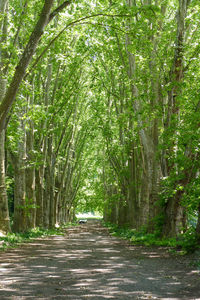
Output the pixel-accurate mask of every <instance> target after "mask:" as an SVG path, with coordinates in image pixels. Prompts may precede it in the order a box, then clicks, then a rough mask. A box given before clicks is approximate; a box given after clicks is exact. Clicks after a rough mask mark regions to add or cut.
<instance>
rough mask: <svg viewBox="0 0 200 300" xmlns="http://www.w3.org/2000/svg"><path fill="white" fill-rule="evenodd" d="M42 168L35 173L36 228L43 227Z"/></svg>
mask: <svg viewBox="0 0 200 300" xmlns="http://www.w3.org/2000/svg"><path fill="white" fill-rule="evenodd" d="M43 181H44V166H40V167H39V168H38V169H36V171H35V196H36V226H37V227H43V199H44V182H43Z"/></svg>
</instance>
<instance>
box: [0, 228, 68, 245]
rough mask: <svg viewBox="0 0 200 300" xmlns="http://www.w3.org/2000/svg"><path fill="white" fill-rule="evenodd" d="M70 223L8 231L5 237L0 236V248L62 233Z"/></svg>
mask: <svg viewBox="0 0 200 300" xmlns="http://www.w3.org/2000/svg"><path fill="white" fill-rule="evenodd" d="M70 225H71V224H66V225H65V227H61V228H53V229H42V228H35V229H31V230H30V231H27V232H25V233H8V234H7V235H6V236H5V237H0V242H1V244H0V245H1V246H0V250H6V249H8V248H13V247H16V246H17V245H19V244H20V243H25V242H29V241H31V240H32V239H34V238H39V237H45V236H51V235H64V228H67V227H68V226H70Z"/></svg>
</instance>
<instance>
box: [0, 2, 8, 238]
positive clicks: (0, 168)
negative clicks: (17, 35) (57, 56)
mask: <svg viewBox="0 0 200 300" xmlns="http://www.w3.org/2000/svg"><path fill="white" fill-rule="evenodd" d="M6 5H7V0H2V1H1V2H0V32H2V34H3V36H2V37H1V39H0V104H1V102H2V99H3V98H4V96H5V92H6V84H7V80H6V79H5V77H6V74H4V72H3V71H2V70H3V68H4V59H5V56H6V54H5V51H3V49H2V48H1V43H2V44H3V42H5V40H6V34H7V20H6V18H5V17H4V16H3V15H4V13H5V11H6ZM5 178H6V171H5V130H2V132H1V133H0V231H2V232H5V233H7V232H9V231H10V220H9V212H8V198H7V193H6V180H5Z"/></svg>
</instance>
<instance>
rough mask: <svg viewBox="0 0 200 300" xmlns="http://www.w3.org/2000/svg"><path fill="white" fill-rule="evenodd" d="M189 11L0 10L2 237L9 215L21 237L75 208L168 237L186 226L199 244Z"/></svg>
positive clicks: (82, 4) (81, 6) (155, 4)
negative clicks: (192, 228)
mask: <svg viewBox="0 0 200 300" xmlns="http://www.w3.org/2000/svg"><path fill="white" fill-rule="evenodd" d="M199 10H200V6H199V4H198V3H197V2H196V1H194V0H191V1H190V0H179V1H177V0H169V1H164V0H155V1H153V0H143V1H139V0H138V1H137V0H135V1H133V0H126V1H125V0H124V1H115V2H112V1H100V0H99V1H92V2H91V3H88V2H86V1H84V0H82V1H79V3H77V1H47V0H46V1H44V3H41V1H34V2H33V1H26V0H24V1H22V0H18V1H14V2H13V1H9V0H4V1H2V2H1V6H0V16H1V18H0V28H1V35H0V39H1V46H0V64H1V65H0V71H1V77H0V102H1V105H0V131H1V132H0V134H1V137H0V162H1V172H0V229H1V230H2V231H5V232H8V231H9V230H10V218H9V210H10V214H11V215H12V218H13V224H12V226H13V230H15V231H26V230H28V229H30V228H34V227H35V226H43V227H53V226H55V224H56V223H65V222H66V221H67V220H69V219H70V218H71V217H72V216H73V214H74V212H75V209H76V208H77V207H78V208H79V209H82V210H84V209H87V210H91V209H94V210H95V209H97V210H101V211H103V212H104V218H105V219H106V220H109V221H112V222H116V223H117V224H120V225H122V224H128V225H130V226H132V227H134V228H137V229H138V228H140V227H141V226H146V227H147V228H148V230H149V231H153V230H155V229H158V228H159V230H160V232H162V234H164V235H167V236H177V235H178V234H179V233H181V232H182V231H183V230H186V229H187V228H188V224H189V223H188V221H189V220H190V217H191V216H193V217H194V218H195V220H196V232H197V233H198V234H199V231H200V212H199V209H200V202H199V190H200V189H199V117H200V116H199V114H200V111H199V107H200V102H199V89H198V84H197V82H198V78H199V66H198V65H199V62H198V55H199V51H200V48H199V39H200V32H199V28H198V23H199V21H200V20H199ZM24 45H26V46H25V47H24ZM16 95H17V96H16ZM15 99H16V101H15ZM198 216H199V218H198Z"/></svg>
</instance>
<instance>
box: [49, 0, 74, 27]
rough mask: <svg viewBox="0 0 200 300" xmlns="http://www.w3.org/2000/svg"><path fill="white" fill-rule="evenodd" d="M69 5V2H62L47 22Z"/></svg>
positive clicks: (69, 0)
mask: <svg viewBox="0 0 200 300" xmlns="http://www.w3.org/2000/svg"><path fill="white" fill-rule="evenodd" d="M70 4H71V0H68V1H65V2H63V4H61V5H60V6H58V7H57V8H56V9H55V10H54V11H53V12H52V13H51V14H50V16H49V22H51V20H52V19H53V18H54V17H55V16H56V15H57V14H59V12H61V11H62V10H63V9H64V8H66V7H67V6H69V5H70Z"/></svg>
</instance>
